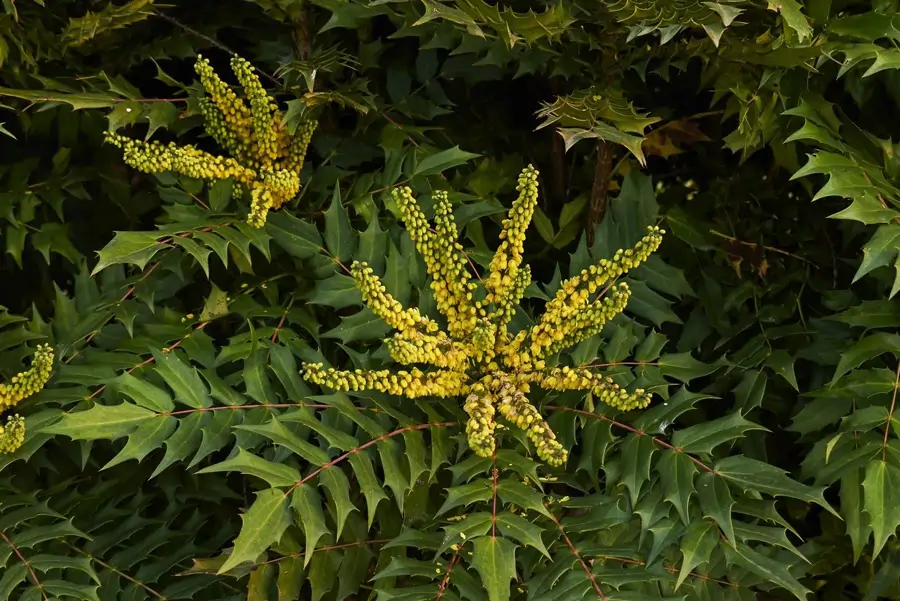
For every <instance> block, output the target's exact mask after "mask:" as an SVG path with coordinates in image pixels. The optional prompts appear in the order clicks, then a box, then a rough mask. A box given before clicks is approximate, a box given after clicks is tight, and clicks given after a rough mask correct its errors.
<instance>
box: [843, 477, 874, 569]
mask: <svg viewBox="0 0 900 601" xmlns="http://www.w3.org/2000/svg"><path fill="white" fill-rule="evenodd" d="M861 474H862V470H861V469H854V470H848V471H847V473H846V474H844V475H843V477H841V490H840V495H841V515H842V516H843V517H844V524H846V529H847V536H849V537H850V544H851V545H852V546H853V562H854V563H856V562H857V561H859V558H860V556H861V555H862V552H863V548H864V547H865V545H866V542H868V540H869V527H870V526H869V521H868V519H867V514H866V513H864V512H863V505H864V493H863V487H862V478H861Z"/></svg>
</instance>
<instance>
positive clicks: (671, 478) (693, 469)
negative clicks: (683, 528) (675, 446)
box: [656, 453, 697, 525]
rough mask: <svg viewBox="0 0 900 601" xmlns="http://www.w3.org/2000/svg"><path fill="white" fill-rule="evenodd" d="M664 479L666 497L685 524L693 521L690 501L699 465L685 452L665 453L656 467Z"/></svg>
mask: <svg viewBox="0 0 900 601" xmlns="http://www.w3.org/2000/svg"><path fill="white" fill-rule="evenodd" d="M656 471H657V472H659V477H660V479H661V480H662V485H663V491H664V492H665V495H666V496H665V499H666V501H667V502H669V503H671V504H672V505H673V506H674V507H675V509H676V510H677V511H678V516H679V517H680V518H681V521H682V522H683V523H684V524H685V525H689V524H690V523H691V518H690V515H691V514H690V503H691V495H693V494H694V493H695V492H696V491H695V489H694V476H695V475H696V474H697V466H696V465H695V464H694V462H693V461H691V458H690V457H688V456H687V455H686V454H685V453H665V454H664V455H663V457H662V459H660V460H659V465H658V466H657V467H656Z"/></svg>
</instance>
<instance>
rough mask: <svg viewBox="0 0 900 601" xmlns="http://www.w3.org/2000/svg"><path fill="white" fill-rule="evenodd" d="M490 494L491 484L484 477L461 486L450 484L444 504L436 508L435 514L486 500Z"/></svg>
mask: <svg viewBox="0 0 900 601" xmlns="http://www.w3.org/2000/svg"><path fill="white" fill-rule="evenodd" d="M492 496H493V494H492V492H491V485H490V483H489V482H488V481H487V480H484V479H482V480H478V481H476V482H473V483H471V484H463V485H462V486H452V487H450V488H448V489H447V498H446V499H444V504H443V505H441V507H440V509H438V510H437V512H436V513H435V516H440V515H443V514H445V513H447V512H448V511H450V510H451V509H453V508H454V507H465V506H467V505H471V504H472V503H478V502H483V501H487V500H488V499H490V498H492Z"/></svg>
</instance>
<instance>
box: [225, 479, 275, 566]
mask: <svg viewBox="0 0 900 601" xmlns="http://www.w3.org/2000/svg"><path fill="white" fill-rule="evenodd" d="M287 506H288V503H287V495H285V494H284V491H282V490H279V489H277V488H267V489H266V490H263V491H260V492H258V493H256V499H255V500H254V501H253V505H251V506H250V509H248V510H247V512H246V513H244V514H243V515H241V521H242V522H243V523H242V525H241V532H240V534H238V536H237V538H236V539H235V541H234V549H233V550H232V552H231V555H229V556H228V559H227V560H226V561H225V563H223V564H222V567H220V568H219V570H218V573H219V574H224V573H225V572H227V571H229V570H231V569H232V568H235V567H237V566H238V565H240V564H241V563H243V562H245V561H252V560H254V559H256V558H257V557H258V556H259V554H260V553H262V552H263V551H265V550H266V549H268V548H269V546H270V545H272V544H273V543H277V542H278V541H279V540H280V539H281V535H282V534H284V531H285V530H287V528H288V526H290V525H291V518H290V515H288V510H287Z"/></svg>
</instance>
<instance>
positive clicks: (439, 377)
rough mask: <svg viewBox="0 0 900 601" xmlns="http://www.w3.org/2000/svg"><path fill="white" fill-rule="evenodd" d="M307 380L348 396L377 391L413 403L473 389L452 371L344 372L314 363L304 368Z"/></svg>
mask: <svg viewBox="0 0 900 601" xmlns="http://www.w3.org/2000/svg"><path fill="white" fill-rule="evenodd" d="M304 377H305V378H306V379H307V380H308V381H310V382H312V383H313V384H319V385H323V386H327V387H328V388H333V389H335V390H342V391H344V392H349V391H354V392H356V391H360V390H377V391H379V392H385V393H387V394H393V395H398V396H399V395H402V396H406V397H407V398H411V399H415V398H418V397H423V396H436V397H451V396H458V395H460V394H465V393H466V392H468V389H469V387H468V385H467V384H466V379H467V378H466V375H465V374H464V373H461V372H455V371H448V370H440V371H434V372H430V373H425V372H423V371H421V370H419V369H413V370H411V371H397V372H392V371H390V370H387V369H381V370H372V371H365V372H361V371H360V370H357V371H341V370H336V369H332V368H330V367H329V368H328V369H325V367H324V366H323V365H322V364H321V363H314V364H305V365H304Z"/></svg>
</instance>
